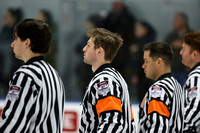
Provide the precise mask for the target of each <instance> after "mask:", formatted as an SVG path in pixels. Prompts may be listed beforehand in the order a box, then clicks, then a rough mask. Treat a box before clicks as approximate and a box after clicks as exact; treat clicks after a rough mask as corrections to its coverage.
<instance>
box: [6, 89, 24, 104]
mask: <svg viewBox="0 0 200 133" xmlns="http://www.w3.org/2000/svg"><path fill="white" fill-rule="evenodd" d="M20 90H21V87H19V86H16V85H12V86H10V89H9V91H8V95H7V98H8V99H9V100H10V101H13V100H17V99H18V98H19V92H20Z"/></svg>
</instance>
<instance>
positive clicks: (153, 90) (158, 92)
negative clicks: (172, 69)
mask: <svg viewBox="0 0 200 133" xmlns="http://www.w3.org/2000/svg"><path fill="white" fill-rule="evenodd" d="M162 91H163V88H161V87H160V86H154V87H152V88H151V96H152V97H153V98H157V97H161V95H162Z"/></svg>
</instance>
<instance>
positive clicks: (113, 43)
mask: <svg viewBox="0 0 200 133" xmlns="http://www.w3.org/2000/svg"><path fill="white" fill-rule="evenodd" d="M88 36H89V37H92V38H93V39H94V48H95V49H97V48H100V47H102V48H103V49H104V51H105V60H108V61H112V60H113V59H114V57H115V56H116V54H117V51H118V50H119V48H120V47H121V45H122V43H123V39H122V38H121V36H120V35H118V34H116V33H113V32H111V31H108V30H106V29H104V28H94V29H92V30H90V31H89V32H88Z"/></svg>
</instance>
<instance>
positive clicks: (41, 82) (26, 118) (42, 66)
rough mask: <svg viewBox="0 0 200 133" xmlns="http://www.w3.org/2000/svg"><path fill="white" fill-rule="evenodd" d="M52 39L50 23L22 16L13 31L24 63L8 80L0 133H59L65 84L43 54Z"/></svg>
mask: <svg viewBox="0 0 200 133" xmlns="http://www.w3.org/2000/svg"><path fill="white" fill-rule="evenodd" d="M50 41H51V32H50V30H49V26H48V25H47V24H45V23H43V22H41V21H39V20H34V19H25V20H23V21H22V22H20V23H19V24H18V25H17V26H16V27H15V30H14V41H13V42H12V44H11V46H12V48H13V52H14V54H15V57H16V58H18V59H20V60H23V61H24V62H25V64H24V65H22V66H21V67H20V68H19V69H18V70H17V71H16V72H15V73H14V75H13V77H12V79H11V80H10V82H9V91H8V94H7V97H6V104H5V107H4V110H3V113H2V120H1V121H0V133H61V132H62V125H63V111H64V99H65V97H64V86H63V83H62V81H61V79H60V77H59V76H58V73H57V72H56V70H55V69H54V68H52V66H51V65H49V64H48V63H47V62H46V61H45V60H44V57H43V54H44V53H46V52H48V50H49V47H50Z"/></svg>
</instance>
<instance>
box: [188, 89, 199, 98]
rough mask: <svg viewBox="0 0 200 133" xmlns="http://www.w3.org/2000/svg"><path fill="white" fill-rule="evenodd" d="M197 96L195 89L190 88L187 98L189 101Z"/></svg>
mask: <svg viewBox="0 0 200 133" xmlns="http://www.w3.org/2000/svg"><path fill="white" fill-rule="evenodd" d="M196 96H197V87H196V86H195V87H192V88H190V89H188V98H189V100H190V101H191V100H192V99H193V98H195V97H196Z"/></svg>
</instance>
